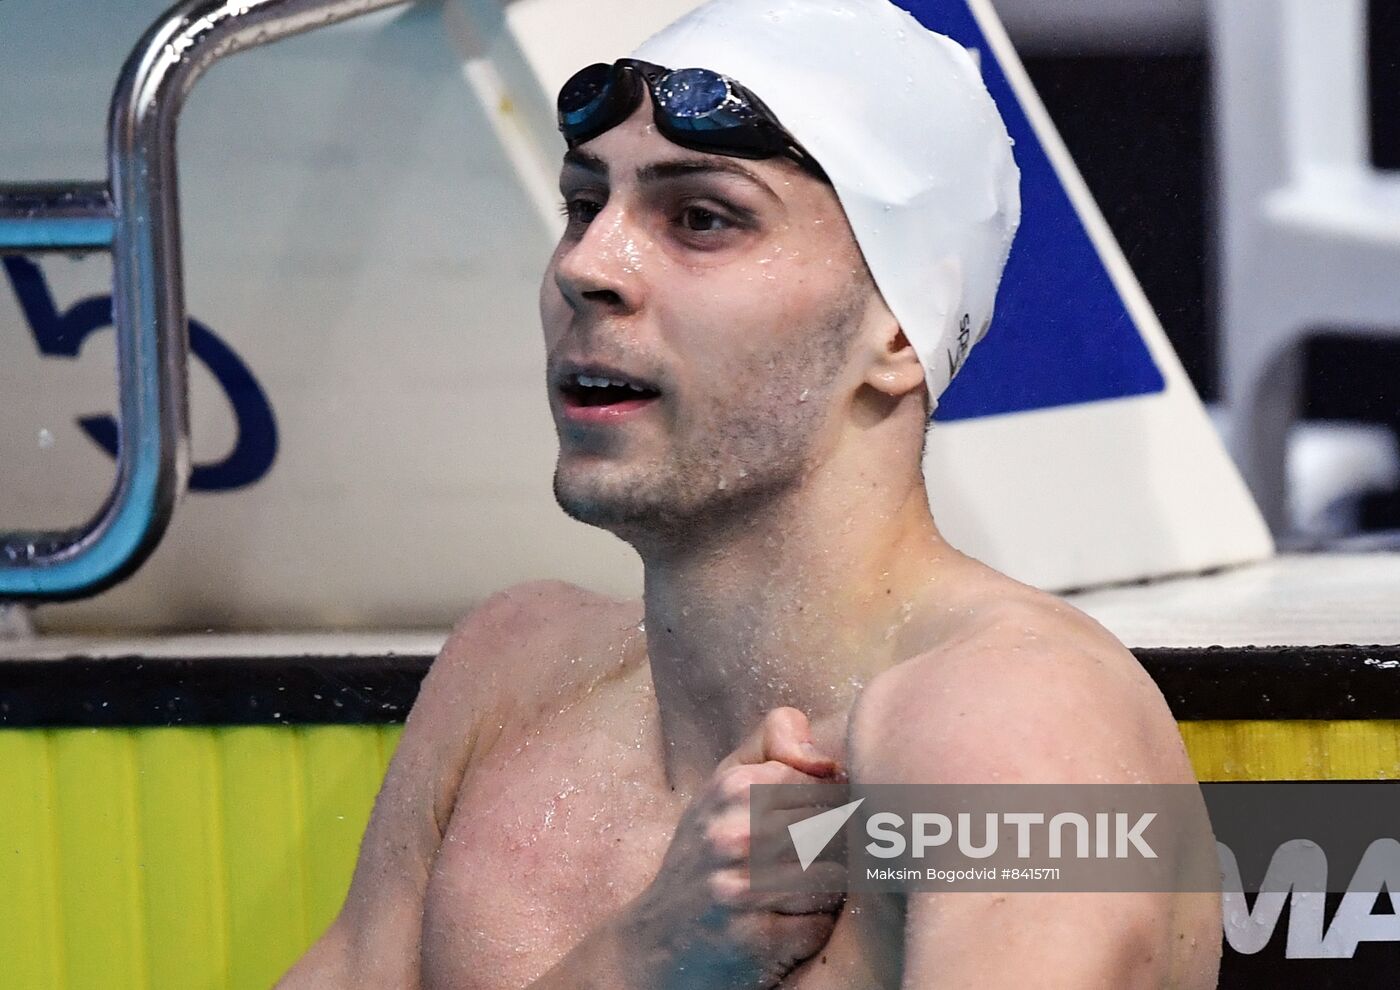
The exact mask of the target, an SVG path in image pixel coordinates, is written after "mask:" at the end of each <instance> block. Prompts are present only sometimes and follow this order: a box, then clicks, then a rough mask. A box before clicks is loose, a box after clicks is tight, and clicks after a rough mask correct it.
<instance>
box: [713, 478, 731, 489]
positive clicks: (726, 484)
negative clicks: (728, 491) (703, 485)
mask: <svg viewBox="0 0 1400 990" xmlns="http://www.w3.org/2000/svg"><path fill="white" fill-rule="evenodd" d="M715 487H716V488H718V489H719V490H720V491H724V489H725V488H727V487H729V482H727V481H725V480H724V479H723V478H720V479H719V484H718V485H716V486H715Z"/></svg>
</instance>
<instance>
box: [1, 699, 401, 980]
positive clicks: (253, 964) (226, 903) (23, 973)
mask: <svg viewBox="0 0 1400 990" xmlns="http://www.w3.org/2000/svg"><path fill="white" fill-rule="evenodd" d="M401 729H402V727H401V726H383V727H379V726H312V727H300V726H298V727H286V728H283V727H262V726H254V727H228V728H215V729H203V728H199V729H183V728H170V729H103V730H93V729H51V730H42V731H41V730H29V731H25V730H7V731H0V801H3V805H0V987H4V988H5V990H30V988H34V990H65V988H74V990H77V988H93V990H97V988H101V990H126V988H133V990H134V988H147V987H150V988H155V990H166V988H172V990H204V988H211V990H212V988H224V987H230V988H234V987H237V988H242V987H247V988H254V987H256V988H259V990H266V988H267V987H268V986H270V985H271V984H272V982H273V981H274V980H276V979H277V977H278V976H279V975H280V974H281V972H282V971H283V970H284V969H285V968H286V967H287V966H288V965H289V964H290V963H291V962H292V960H294V959H295V958H296V957H297V955H298V954H299V953H300V952H301V951H302V949H304V948H305V947H306V946H307V945H309V944H310V943H311V942H312V941H313V940H314V939H315V938H316V936H317V935H318V934H320V932H321V931H322V930H323V929H324V928H325V926H326V925H327V924H328V923H329V922H330V921H331V919H332V918H333V917H334V916H335V913H336V911H337V910H338V909H339V907H340V902H341V900H342V899H343V897H344V895H345V890H346V887H347V886H348V884H349V877H350V869H351V867H352V866H353V864H354V861H355V854H356V851H357V849H358V848H359V840H360V835H361V834H362V833H363V831H364V827H365V823H366V821H367V820H368V818H369V809H370V806H371V804H372V802H373V799H374V794H375V792H376V791H377V790H378V787H379V781H380V779H381V778H382V777H383V774H384V770H385V767H386V766H387V765H388V761H389V757H390V755H391V754H392V751H393V747H394V744H395V742H396V741H397V739H398V735H399V733H400V731H401Z"/></svg>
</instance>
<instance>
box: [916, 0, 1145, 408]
mask: <svg viewBox="0 0 1400 990" xmlns="http://www.w3.org/2000/svg"><path fill="white" fill-rule="evenodd" d="M900 6H901V7H907V8H908V9H909V12H910V13H912V14H913V15H914V16H915V17H916V18H918V19H919V21H920V22H921V23H922V24H923V25H924V26H925V27H927V28H929V29H930V30H933V31H937V32H939V33H940V34H946V35H948V36H949V37H951V38H954V39H956V40H957V41H958V42H960V43H961V44H962V45H963V46H965V47H967V48H973V49H977V50H978V51H979V52H980V53H981V58H982V78H983V79H984V80H985V81H986V83H987V89H988V90H990V91H991V94H992V98H993V99H995V100H996V103H997V107H998V108H999V109H1000V110H1001V115H1002V117H1003V118H1004V119H1005V121H1006V127H1007V130H1008V131H1010V133H1011V137H1012V138H1013V139H1014V140H1015V141H1016V147H1015V155H1016V164H1017V165H1019V166H1020V168H1021V229H1020V231H1019V233H1017V235H1016V241H1015V243H1014V244H1013V245H1012V248H1011V258H1010V260H1009V261H1008V262H1007V265H1006V274H1005V276H1004V277H1003V279H1002V283H1001V291H1000V292H999V293H998V295H997V303H996V313H995V315H994V316H993V318H992V325H991V328H990V329H989V330H988V332H987V337H986V339H985V340H983V341H982V343H980V344H978V345H977V347H976V348H974V349H973V351H972V353H971V355H970V356H969V358H968V362H967V367H965V368H964V369H963V370H962V371H961V372H959V373H958V376H957V377H956V378H954V379H953V383H952V385H950V386H949V388H948V391H947V392H945V393H944V395H943V397H942V398H941V399H940V400H939V403H938V409H937V411H936V412H935V413H934V417H933V418H934V419H935V420H937V421H939V422H953V421H956V420H961V419H976V418H978V417H981V416H995V415H999V414H1002V413H1014V412H1026V411H1029V410H1034V409H1049V408H1053V407H1055V406H1068V405H1076V404H1079V403H1083V402H1097V401H1100V400H1103V399H1120V398H1126V397H1128V396H1133V395H1146V394H1149V393H1152V392H1161V391H1162V390H1163V389H1164V388H1165V387H1166V385H1165V382H1164V380H1163V378H1162V373H1161V371H1159V370H1158V368H1157V365H1156V364H1155V363H1154V362H1153V360H1152V355H1151V354H1150V353H1148V350H1147V344H1146V343H1145V342H1144V341H1143V339H1142V334H1141V333H1140V332H1139V331H1138V328H1137V325H1136V323H1134V321H1133V318H1132V316H1131V315H1130V314H1129V312H1128V307H1127V305H1126V303H1125V302H1124V301H1123V298H1122V297H1121V296H1120V295H1119V294H1118V290H1117V288H1115V286H1114V285H1113V281H1112V280H1111V279H1110V278H1109V275H1108V270H1107V268H1106V266H1105V264H1104V261H1103V259H1102V258H1101V257H1099V253H1098V250H1097V249H1096V248H1095V247H1094V243H1093V241H1091V240H1090V239H1089V233H1088V231H1087V230H1085V228H1084V223H1083V221H1082V220H1081V219H1080V217H1079V214H1078V213H1077V212H1076V211H1075V208H1074V205H1073V204H1072V203H1071V202H1070V198H1069V194H1068V193H1067V192H1066V191H1065V188H1064V185H1063V184H1062V183H1061V182H1060V177H1059V176H1058V175H1057V174H1056V173H1055V168H1054V166H1053V165H1051V164H1050V159H1049V157H1048V156H1047V155H1046V153H1045V148H1044V147H1043V146H1042V145H1041V143H1040V138H1039V136H1038V135H1037V134H1036V132H1035V129H1034V128H1033V127H1032V126H1031V122H1030V119H1029V118H1028V117H1027V116H1026V113H1025V111H1024V110H1023V109H1022V107H1021V101H1020V100H1019V99H1018V98H1017V96H1016V93H1015V91H1014V90H1013V89H1012V87H1011V84H1010V82H1008V81H1007V78H1006V75H1005V73H1004V72H1003V71H1002V67H1001V65H1000V63H999V62H998V61H997V58H996V55H995V53H994V52H993V51H992V49H991V46H990V45H988V44H987V40H986V38H985V37H984V36H983V35H982V31H981V29H980V28H979V27H978V26H977V20H976V18H975V17H974V16H973V14H972V11H971V10H970V9H968V7H967V4H966V3H965V2H963V0H902V2H901V3H900Z"/></svg>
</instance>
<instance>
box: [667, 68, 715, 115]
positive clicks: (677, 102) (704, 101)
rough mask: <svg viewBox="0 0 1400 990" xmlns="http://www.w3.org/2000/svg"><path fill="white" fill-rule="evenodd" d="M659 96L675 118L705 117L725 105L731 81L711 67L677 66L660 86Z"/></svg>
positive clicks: (668, 111)
mask: <svg viewBox="0 0 1400 990" xmlns="http://www.w3.org/2000/svg"><path fill="white" fill-rule="evenodd" d="M655 92H656V99H657V102H658V103H660V104H661V107H662V109H663V110H665V111H666V112H667V113H668V114H671V115H672V116H674V117H681V118H686V117H704V116H707V115H709V114H712V113H714V112H715V111H716V110H718V109H719V108H720V107H722V106H724V104H725V102H726V101H728V99H729V95H730V89H729V83H728V81H727V80H725V78H724V77H723V76H721V75H720V74H719V73H717V72H711V71H710V70H709V69H677V70H676V71H675V72H670V73H667V74H666V76H665V77H663V79H662V80H661V82H660V83H659V84H658V85H657V87H656V90H655Z"/></svg>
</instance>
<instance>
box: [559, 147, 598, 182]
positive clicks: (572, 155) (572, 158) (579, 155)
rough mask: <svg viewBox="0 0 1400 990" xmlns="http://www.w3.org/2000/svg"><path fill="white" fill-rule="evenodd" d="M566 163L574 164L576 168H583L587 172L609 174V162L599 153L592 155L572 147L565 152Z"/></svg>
mask: <svg viewBox="0 0 1400 990" xmlns="http://www.w3.org/2000/svg"><path fill="white" fill-rule="evenodd" d="M564 164H565V165H572V166H573V167H574V168H581V169H583V170H584V171H587V172H597V173H598V174H599V175H603V176H606V175H607V174H608V163H607V162H605V161H603V159H601V158H599V157H598V156H597V155H590V154H589V153H588V152H586V151H579V150H578V149H577V148H570V149H569V150H568V151H566V152H564Z"/></svg>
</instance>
